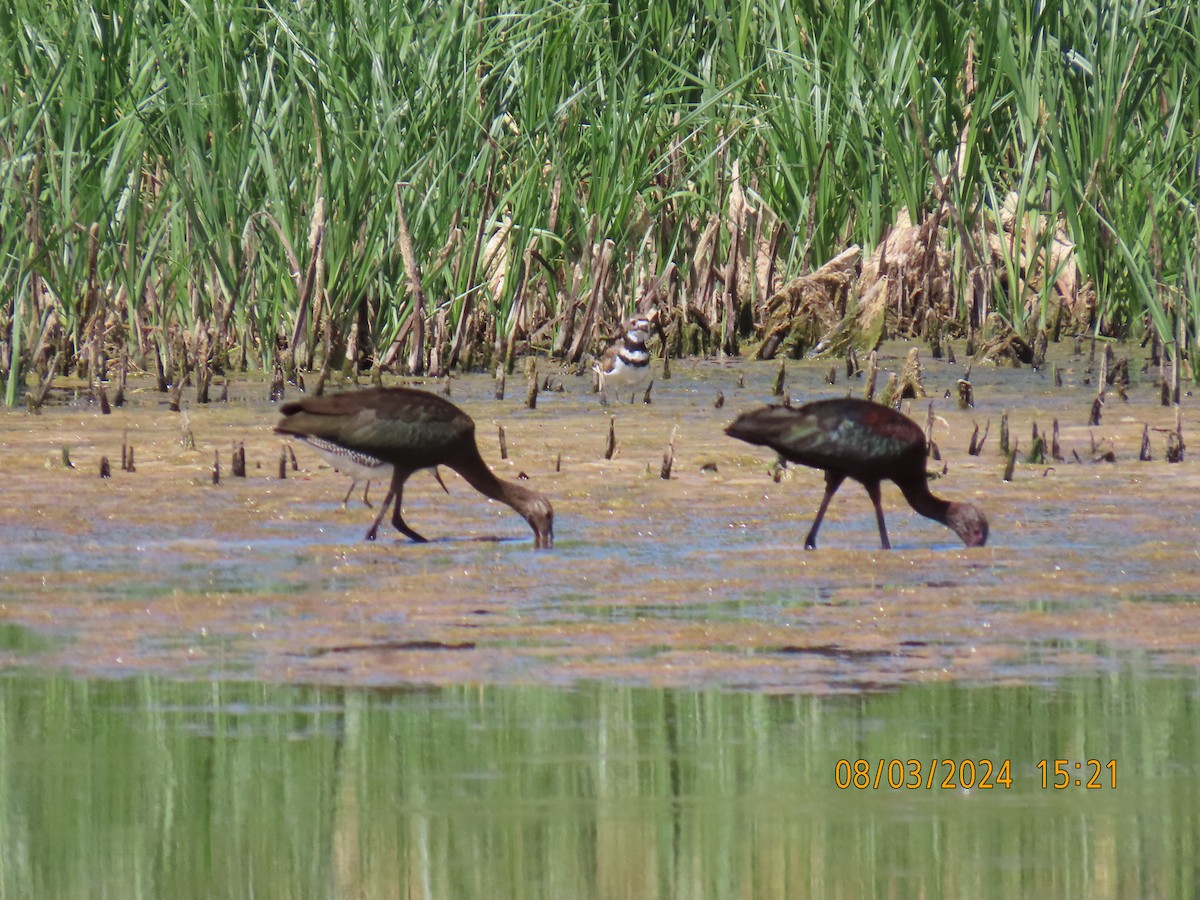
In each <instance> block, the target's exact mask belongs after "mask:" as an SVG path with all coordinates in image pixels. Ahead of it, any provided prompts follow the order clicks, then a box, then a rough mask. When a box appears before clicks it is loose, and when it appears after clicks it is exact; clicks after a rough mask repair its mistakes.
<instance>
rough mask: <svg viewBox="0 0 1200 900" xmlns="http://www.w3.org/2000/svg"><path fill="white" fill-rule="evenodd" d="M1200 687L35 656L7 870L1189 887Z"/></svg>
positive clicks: (977, 888)
mask: <svg viewBox="0 0 1200 900" xmlns="http://www.w3.org/2000/svg"><path fill="white" fill-rule="evenodd" d="M1198 701H1200V683H1198V681H1197V679H1196V677H1195V676H1194V675H1193V676H1190V677H1176V678H1155V677H1147V676H1146V673H1145V672H1144V671H1142V670H1140V669H1137V668H1136V667H1133V666H1129V667H1126V668H1124V669H1122V670H1121V671H1119V672H1115V673H1112V674H1111V675H1109V676H1107V677H1105V678H1101V679H1095V678H1091V679H1067V680H1066V681H1064V682H1061V683H1060V685H1059V688H1058V690H1047V689H1045V688H1041V687H998V688H981V687H976V688H970V687H964V686H960V685H955V684H928V685H915V686H910V687H907V688H903V689H901V690H898V691H892V692H886V693H876V694H860V695H857V696H845V695H841V696H820V695H813V694H793V695H788V696H778V695H770V694H764V693H754V692H748V691H746V692H724V691H716V690H712V691H690V690H675V689H665V690H660V689H647V688H627V687H621V686H618V685H612V684H599V683H593V684H589V685H585V686H581V687H577V688H573V689H552V688H546V687H536V686H535V687H497V686H474V685H462V686H457V687H447V688H427V689H397V690H363V689H359V688H352V689H343V688H339V687H333V686H309V687H305V686H284V685H271V684H238V683H231V682H216V683H212V684H201V683H195V682H180V681H168V680H165V679H161V678H157V677H149V676H141V677H137V678H133V679H127V680H122V681H87V680H74V679H68V678H66V677H62V676H51V677H44V678H42V677H35V676H33V675H31V674H29V673H24V674H20V675H17V676H10V677H7V678H2V679H0V779H2V782H0V784H2V786H3V793H2V795H0V798H2V799H0V895H3V896H13V897H55V898H72V897H96V896H112V897H123V898H142V897H147V898H155V897H176V898H186V897H197V898H200V897H203V898H209V897H214V896H221V897H243V896H245V897H249V896H254V897H259V898H262V897H280V898H306V897H322V898H323V897H330V898H334V897H338V898H341V897H391V896H411V897H447V898H459V897H489V898H504V897H512V898H514V900H515V898H547V900H549V898H561V897H571V898H593V897H594V898H607V897H613V898H615V897H735V896H744V897H802V896H850V897H869V896H898V897H916V896H932V897H937V896H946V897H967V896H970V897H1006V898H1007V897H1017V896H1029V897H1048V896H1055V897H1135V896H1136V897H1171V896H1194V895H1195V892H1196V890H1197V889H1200V881H1198V879H1197V875H1196V870H1195V863H1194V861H1195V850H1196V847H1197V844H1198V843H1200V815H1198V813H1197V810H1198V809H1200V807H1198V806H1197V804H1196V802H1195V799H1196V795H1195V784H1196V780H1197V776H1198V774H1200V772H1198V768H1200V763H1197V759H1198V756H1197V750H1198V749H1200V743H1198V739H1200V720H1197V718H1196V716H1195V712H1196V707H1197V703H1198ZM1056 759H1061V760H1063V762H1062V763H1061V768H1062V770H1063V772H1064V773H1065V774H1063V775H1062V776H1061V777H1056V776H1055V774H1054V766H1055V760H1056ZM860 760H862V761H864V762H863V763H859V761H860ZM881 760H882V761H883V769H882V771H883V773H884V774H883V775H882V778H881V779H880V782H879V784H880V786H879V787H876V786H875V785H874V783H873V773H874V772H875V770H876V768H877V767H878V766H879V764H880V762H879V761H881ZM1089 760H1091V762H1089ZM951 761H952V762H953V763H954V767H953V769H951V768H950V762H951ZM1042 761H1045V762H1044V763H1043V765H1042V767H1039V762H1042ZM966 763H970V766H971V769H970V770H968V767H967V765H966ZM1076 763H1078V764H1079V767H1078V768H1077V767H1076ZM855 765H866V766H867V771H868V772H869V773H870V774H871V777H867V775H863V777H862V778H860V779H859V780H858V783H859V784H860V785H865V786H855V776H854V775H853V774H852V773H853V772H854V769H853V768H851V767H853V766H855ZM931 767H934V772H935V777H934V778H933V779H932V781H931V779H929V777H928V775H929V771H930V768H931ZM1005 767H1006V768H1005ZM989 771H990V772H991V778H990V780H986V781H985V778H986V773H987V772H989ZM1043 778H1045V779H1046V787H1043ZM1114 778H1115V785H1116V786H1115V788H1114V786H1113V784H1114V780H1113V779H1114ZM889 779H890V780H891V782H892V784H894V785H895V787H889V786H888V781H889ZM1089 780H1092V781H1093V782H1094V785H1093V787H1091V788H1088V787H1087V786H1086V784H1087V782H1088V781H1089ZM1056 781H1057V782H1058V783H1060V784H1066V785H1067V786H1066V787H1064V788H1062V789H1058V790H1056V789H1055V788H1054V787H1053V785H1054V783H1055V782H1056ZM964 784H971V785H973V787H971V788H969V789H968V788H965V787H964V786H963V785H964ZM905 785H907V786H905ZM988 785H990V786H988Z"/></svg>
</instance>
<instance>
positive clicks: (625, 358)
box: [592, 309, 658, 404]
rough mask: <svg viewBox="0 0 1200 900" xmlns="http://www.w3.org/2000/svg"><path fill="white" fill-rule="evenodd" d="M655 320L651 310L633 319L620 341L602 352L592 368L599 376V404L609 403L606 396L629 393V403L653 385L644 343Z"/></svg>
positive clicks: (656, 316) (647, 353)
mask: <svg viewBox="0 0 1200 900" xmlns="http://www.w3.org/2000/svg"><path fill="white" fill-rule="evenodd" d="M657 321H658V310H656V309H651V310H650V311H649V312H647V313H646V314H645V315H641V316H634V317H633V318H632V319H630V320H629V321H628V322H627V323H626V325H625V333H624V334H623V335H622V336H621V339H620V340H618V341H617V342H616V343H614V344H613V345H612V346H611V347H609V348H608V349H607V350H605V351H604V353H603V354H602V355H601V357H600V359H599V360H598V361H597V362H596V364H595V365H594V366H592V371H594V372H595V373H596V374H597V375H599V376H600V402H601V403H605V404H607V403H608V400H609V395H610V392H611V395H612V396H613V397H624V396H625V392H626V391H628V392H629V402H630V403H632V402H633V401H634V398H635V397H636V396H637V393H638V391H639V390H642V389H643V388H646V389H647V390H648V389H649V387H650V386H651V385H652V384H653V378H652V376H653V374H654V373H653V372H652V371H651V369H650V351H649V350H647V349H646V341H647V339H648V338H649V337H650V329H651V327H653V326H654V325H655V324H656V323H657Z"/></svg>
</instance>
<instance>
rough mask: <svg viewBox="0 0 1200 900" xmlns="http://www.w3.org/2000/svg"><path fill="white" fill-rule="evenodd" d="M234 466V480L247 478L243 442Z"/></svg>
mask: <svg viewBox="0 0 1200 900" xmlns="http://www.w3.org/2000/svg"><path fill="white" fill-rule="evenodd" d="M232 466H233V477H234V478H245V477H246V444H245V443H244V442H243V441H238V445H237V446H236V447H235V448H234V449H233V463H232ZM368 485H369V482H368Z"/></svg>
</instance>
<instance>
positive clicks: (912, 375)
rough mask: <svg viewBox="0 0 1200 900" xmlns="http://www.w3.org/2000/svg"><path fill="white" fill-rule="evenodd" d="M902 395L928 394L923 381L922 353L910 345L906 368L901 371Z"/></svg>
mask: <svg viewBox="0 0 1200 900" xmlns="http://www.w3.org/2000/svg"><path fill="white" fill-rule="evenodd" d="M889 380H890V379H889ZM900 396H901V397H907V398H911V399H920V398H922V397H925V396H927V394H926V393H925V384H924V382H923V381H922V372H921V353H920V351H919V350H918V349H917V348H916V347H910V348H909V350H908V355H907V356H906V357H905V359H904V368H903V369H902V370H901V372H900Z"/></svg>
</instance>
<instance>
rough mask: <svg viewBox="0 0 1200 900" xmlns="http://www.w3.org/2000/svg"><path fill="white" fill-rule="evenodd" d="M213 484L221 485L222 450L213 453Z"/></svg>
mask: <svg viewBox="0 0 1200 900" xmlns="http://www.w3.org/2000/svg"><path fill="white" fill-rule="evenodd" d="M212 483H213V484H220V483H221V451H220V450H214V451H213V470H212Z"/></svg>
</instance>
